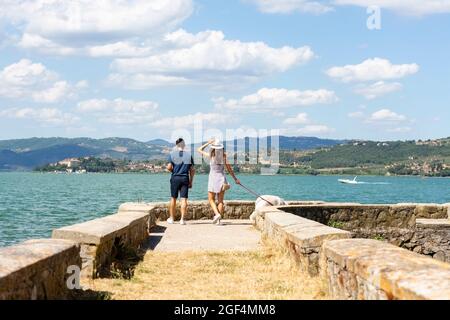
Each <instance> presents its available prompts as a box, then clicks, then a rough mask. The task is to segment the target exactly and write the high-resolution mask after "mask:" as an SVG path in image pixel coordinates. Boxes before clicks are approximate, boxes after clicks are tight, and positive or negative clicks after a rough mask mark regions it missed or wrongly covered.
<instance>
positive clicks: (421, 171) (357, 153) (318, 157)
mask: <svg viewBox="0 0 450 320" xmlns="http://www.w3.org/2000/svg"><path fill="white" fill-rule="evenodd" d="M280 158H281V159H280V162H281V163H283V164H284V165H285V166H286V167H287V169H286V170H285V172H296V171H300V172H314V173H315V174H319V173H328V174H353V175H361V174H377V175H385V174H392V175H423V176H442V177H444V176H450V138H447V139H436V140H428V141H420V140H419V141H385V142H376V141H350V142H349V143H346V144H341V145H337V146H334V147H331V148H324V149H321V150H313V151H308V152H293V151H285V152H282V153H281V154H280ZM289 167H291V168H294V169H295V168H298V169H295V170H291V169H289Z"/></svg>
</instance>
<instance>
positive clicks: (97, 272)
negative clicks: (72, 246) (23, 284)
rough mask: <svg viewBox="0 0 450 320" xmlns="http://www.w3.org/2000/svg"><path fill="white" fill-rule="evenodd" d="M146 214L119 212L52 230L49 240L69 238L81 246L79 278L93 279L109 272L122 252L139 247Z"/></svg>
mask: <svg viewBox="0 0 450 320" xmlns="http://www.w3.org/2000/svg"><path fill="white" fill-rule="evenodd" d="M149 224H150V212H149V211H147V212H142V211H141V212H132V211H126V212H119V213H118V214H114V215H110V216H106V217H104V218H100V219H95V220H91V221H87V222H83V223H79V224H76V225H73V226H68V227H63V228H59V229H56V230H53V233H52V238H54V239H69V240H72V241H74V242H76V243H78V244H79V245H80V247H81V259H82V276H83V277H88V278H91V277H92V278H96V277H99V276H105V275H108V273H109V271H110V270H109V268H110V266H111V263H112V262H113V261H114V260H115V259H116V257H117V255H118V254H119V252H120V250H122V249H124V248H125V249H137V248H139V247H140V246H141V245H142V244H143V243H144V242H145V240H146V239H147V238H148V235H149Z"/></svg>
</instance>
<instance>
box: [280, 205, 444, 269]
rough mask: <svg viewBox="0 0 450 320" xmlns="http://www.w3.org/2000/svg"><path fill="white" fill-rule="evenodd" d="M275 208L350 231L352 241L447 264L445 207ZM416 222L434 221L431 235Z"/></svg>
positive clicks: (313, 206)
mask: <svg viewBox="0 0 450 320" xmlns="http://www.w3.org/2000/svg"><path fill="white" fill-rule="evenodd" d="M279 208H280V209H281V210H283V211H286V212H290V213H293V214H295V215H297V216H300V217H304V218H307V219H310V220H314V221H317V222H320V223H322V224H325V225H329V226H334V227H336V228H339V229H342V230H347V231H350V232H352V234H353V237H354V238H366V239H377V240H384V241H387V242H389V243H391V244H393V245H396V246H399V247H402V248H405V249H408V250H412V251H415V252H418V253H421V254H425V255H429V256H431V257H434V258H436V259H440V260H442V261H447V262H450V242H449V241H450V240H449V234H448V232H449V229H448V227H446V226H448V224H446V223H445V221H447V219H448V217H449V210H450V205H449V204H443V205H439V204H395V205H362V204H358V203H325V204H317V205H302V206H284V207H279ZM418 219H419V220H421V221H424V219H429V220H431V219H434V220H435V224H434V225H433V226H434V227H433V229H434V231H432V230H430V225H426V226H424V225H423V224H417V223H416V222H417V221H418ZM438 222H439V223H438ZM438 225H440V227H439V226H438Z"/></svg>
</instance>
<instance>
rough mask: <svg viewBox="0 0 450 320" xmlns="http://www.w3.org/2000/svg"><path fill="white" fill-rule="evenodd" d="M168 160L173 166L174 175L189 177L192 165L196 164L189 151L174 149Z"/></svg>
mask: <svg viewBox="0 0 450 320" xmlns="http://www.w3.org/2000/svg"><path fill="white" fill-rule="evenodd" d="M168 161H169V163H171V164H172V166H173V171H172V176H187V177H189V171H190V170H191V166H193V165H194V158H192V155H191V153H190V152H189V151H181V150H173V151H172V152H171V153H170V154H169V158H168Z"/></svg>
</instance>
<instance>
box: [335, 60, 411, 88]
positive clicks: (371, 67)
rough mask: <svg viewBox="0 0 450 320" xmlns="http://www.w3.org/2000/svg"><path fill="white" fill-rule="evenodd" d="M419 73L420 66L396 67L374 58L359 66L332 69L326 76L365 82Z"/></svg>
mask: <svg viewBox="0 0 450 320" xmlns="http://www.w3.org/2000/svg"><path fill="white" fill-rule="evenodd" d="M418 71H419V65H418V64H416V63H412V64H399V65H394V64H392V63H391V62H390V61H389V60H386V59H381V58H373V59H367V60H365V61H363V62H362V63H360V64H357V65H346V66H343V67H333V68H330V69H328V70H327V71H326V74H327V75H328V76H329V77H331V78H334V79H338V80H341V81H343V82H354V81H361V82H364V81H379V80H389V79H400V78H403V77H406V76H408V75H412V74H415V73H417V72H418Z"/></svg>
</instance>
